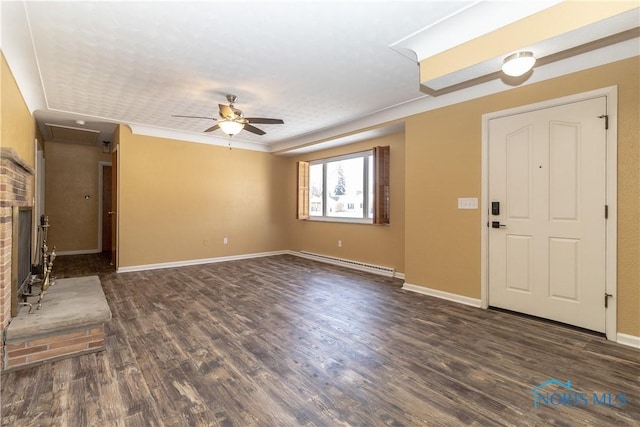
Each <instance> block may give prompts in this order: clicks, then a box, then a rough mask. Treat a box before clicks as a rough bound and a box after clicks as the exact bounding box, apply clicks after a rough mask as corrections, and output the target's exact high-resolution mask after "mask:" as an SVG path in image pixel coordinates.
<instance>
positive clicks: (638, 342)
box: [616, 332, 640, 348]
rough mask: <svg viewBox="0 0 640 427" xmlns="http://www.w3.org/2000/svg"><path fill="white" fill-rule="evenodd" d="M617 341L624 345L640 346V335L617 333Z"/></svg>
mask: <svg viewBox="0 0 640 427" xmlns="http://www.w3.org/2000/svg"><path fill="white" fill-rule="evenodd" d="M616 342H617V343H618V344H622V345H628V346H629V347H634V348H640V337H636V336H634V335H627V334H621V333H620V332H618V333H617V334H616Z"/></svg>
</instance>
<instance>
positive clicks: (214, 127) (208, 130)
mask: <svg viewBox="0 0 640 427" xmlns="http://www.w3.org/2000/svg"><path fill="white" fill-rule="evenodd" d="M216 129H220V126H218V125H214V126H211V127H210V128H209V129H207V130H205V132H213V131H214V130H216Z"/></svg>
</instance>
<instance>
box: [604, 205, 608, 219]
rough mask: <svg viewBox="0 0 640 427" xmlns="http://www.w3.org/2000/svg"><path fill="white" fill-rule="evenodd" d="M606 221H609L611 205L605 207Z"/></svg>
mask: <svg viewBox="0 0 640 427" xmlns="http://www.w3.org/2000/svg"><path fill="white" fill-rule="evenodd" d="M604 219H609V205H604Z"/></svg>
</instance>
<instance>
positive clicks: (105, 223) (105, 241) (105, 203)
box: [100, 166, 112, 252]
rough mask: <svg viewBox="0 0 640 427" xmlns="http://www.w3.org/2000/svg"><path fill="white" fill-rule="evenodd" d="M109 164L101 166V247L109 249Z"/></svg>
mask: <svg viewBox="0 0 640 427" xmlns="http://www.w3.org/2000/svg"><path fill="white" fill-rule="evenodd" d="M111 187H112V185H111V166H103V167H102V248H100V249H101V250H102V251H103V252H107V251H111V228H112V227H111V217H110V215H109V212H111V211H112V209H111Z"/></svg>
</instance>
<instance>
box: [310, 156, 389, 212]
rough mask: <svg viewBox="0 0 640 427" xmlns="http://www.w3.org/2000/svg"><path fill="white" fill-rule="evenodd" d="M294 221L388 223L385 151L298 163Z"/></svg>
mask: <svg viewBox="0 0 640 427" xmlns="http://www.w3.org/2000/svg"><path fill="white" fill-rule="evenodd" d="M298 218H299V219H316V220H320V219H323V220H327V221H344V222H365V223H373V224H388V223H389V147H375V148H374V149H372V150H368V151H363V152H359V153H352V154H347V155H344V156H339V157H332V158H328V159H319V160H313V161H310V162H298Z"/></svg>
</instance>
